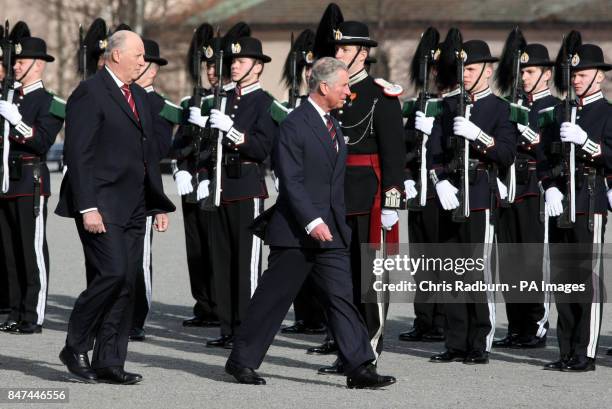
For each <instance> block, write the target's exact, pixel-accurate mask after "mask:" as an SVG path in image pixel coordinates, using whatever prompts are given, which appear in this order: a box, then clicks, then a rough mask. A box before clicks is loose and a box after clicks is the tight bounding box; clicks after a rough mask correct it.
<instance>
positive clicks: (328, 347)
mask: <svg viewBox="0 0 612 409" xmlns="http://www.w3.org/2000/svg"><path fill="white" fill-rule="evenodd" d="M337 351H338V345H336V341H334V340H333V339H330V340H326V341H325V342H323V343H322V344H321V345H318V346H316V347H311V348H308V349H307V350H306V353H307V354H315V355H329V354H334V353H336V352H337Z"/></svg>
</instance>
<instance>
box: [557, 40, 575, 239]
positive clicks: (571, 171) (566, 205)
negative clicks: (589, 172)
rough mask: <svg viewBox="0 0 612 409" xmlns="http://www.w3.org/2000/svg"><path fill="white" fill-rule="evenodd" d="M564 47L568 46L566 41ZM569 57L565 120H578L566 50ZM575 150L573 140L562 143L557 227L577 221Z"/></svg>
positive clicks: (565, 72)
mask: <svg viewBox="0 0 612 409" xmlns="http://www.w3.org/2000/svg"><path fill="white" fill-rule="evenodd" d="M564 47H566V44H565V41H564ZM565 55H566V56H567V58H566V59H565V60H564V61H563V65H562V71H563V85H564V86H565V87H566V89H567V93H566V94H565V100H564V101H563V121H564V122H571V123H575V122H576V109H575V107H573V106H572V105H573V104H572V101H573V99H574V98H573V95H572V87H571V73H570V66H571V62H572V58H573V53H572V52H569V50H566V54H565ZM575 159H576V157H575V151H574V144H573V143H571V142H562V143H561V174H562V175H563V176H565V178H566V180H565V187H566V188H565V195H564V196H563V201H562V203H563V213H561V215H559V217H558V218H557V227H559V228H561V229H569V228H571V227H572V226H573V225H574V222H575V221H576V178H575V172H576V169H575V165H576V163H575Z"/></svg>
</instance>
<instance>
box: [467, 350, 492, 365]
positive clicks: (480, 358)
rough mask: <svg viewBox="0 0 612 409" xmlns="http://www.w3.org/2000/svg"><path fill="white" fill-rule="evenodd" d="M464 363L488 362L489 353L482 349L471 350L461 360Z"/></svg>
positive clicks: (477, 363)
mask: <svg viewBox="0 0 612 409" xmlns="http://www.w3.org/2000/svg"><path fill="white" fill-rule="evenodd" d="M463 363H464V364H466V365H479V364H480V365H482V364H488V363H489V353H488V352H484V351H472V352H470V353H469V354H467V356H466V357H465V359H464V360H463Z"/></svg>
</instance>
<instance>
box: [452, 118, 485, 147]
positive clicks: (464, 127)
mask: <svg viewBox="0 0 612 409" xmlns="http://www.w3.org/2000/svg"><path fill="white" fill-rule="evenodd" d="M453 132H454V134H455V135H459V136H463V137H464V138H465V139H467V140H468V141H475V140H476V138H478V135H480V132H482V131H481V130H480V128H479V127H477V126H476V125H475V124H474V123H473V122H471V121H470V120H469V119H466V118H464V117H462V116H456V117H455V120H454V123H453Z"/></svg>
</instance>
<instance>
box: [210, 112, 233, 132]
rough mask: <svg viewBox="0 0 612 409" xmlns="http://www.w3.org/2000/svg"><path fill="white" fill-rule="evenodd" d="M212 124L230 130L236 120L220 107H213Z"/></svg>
mask: <svg viewBox="0 0 612 409" xmlns="http://www.w3.org/2000/svg"><path fill="white" fill-rule="evenodd" d="M210 126H211V127H213V128H217V129H219V130H221V131H223V132H228V131H229V130H230V129H231V128H232V126H234V121H232V118H230V117H229V116H228V115H225V114H224V113H223V112H221V111H219V110H218V109H212V110H211V111H210Z"/></svg>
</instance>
